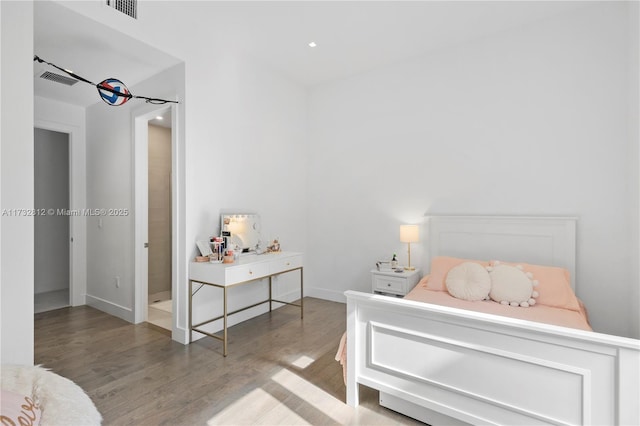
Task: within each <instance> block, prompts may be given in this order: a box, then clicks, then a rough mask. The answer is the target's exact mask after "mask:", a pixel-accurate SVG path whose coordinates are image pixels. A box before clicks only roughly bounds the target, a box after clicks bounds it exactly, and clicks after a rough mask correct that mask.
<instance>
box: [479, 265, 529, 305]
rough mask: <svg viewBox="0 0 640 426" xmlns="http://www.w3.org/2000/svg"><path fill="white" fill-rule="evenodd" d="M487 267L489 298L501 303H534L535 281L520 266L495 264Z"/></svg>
mask: <svg viewBox="0 0 640 426" xmlns="http://www.w3.org/2000/svg"><path fill="white" fill-rule="evenodd" d="M488 269H489V277H490V278H491V291H490V292H489V297H490V298H491V300H494V301H496V302H499V303H501V304H503V305H511V306H522V307H525V308H526V307H529V306H532V305H534V304H535V303H536V300H535V299H534V297H536V296H538V293H537V292H536V291H534V289H533V287H534V285H535V282H534V281H533V280H532V279H531V278H532V277H531V274H525V273H524V272H523V271H522V269H521V268H518V267H515V266H510V265H503V264H497V265H496V266H494V267H493V268H488Z"/></svg>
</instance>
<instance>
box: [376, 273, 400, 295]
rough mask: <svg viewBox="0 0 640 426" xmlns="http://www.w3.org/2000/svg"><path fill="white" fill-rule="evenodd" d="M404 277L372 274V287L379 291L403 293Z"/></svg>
mask: <svg viewBox="0 0 640 426" xmlns="http://www.w3.org/2000/svg"><path fill="white" fill-rule="evenodd" d="M406 282H407V280H406V279H405V278H396V277H388V276H384V275H374V276H373V289H374V291H381V292H383V293H399V294H404V293H405V291H406V290H405V289H404V286H405V283H406Z"/></svg>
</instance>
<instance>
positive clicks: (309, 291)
mask: <svg viewBox="0 0 640 426" xmlns="http://www.w3.org/2000/svg"><path fill="white" fill-rule="evenodd" d="M304 292H305V296H309V297H315V298H318V299H324V300H330V301H332V302H338V303H347V298H346V297H345V295H344V292H343V291H338V290H327V289H325V288H318V287H309V288H305V289H304Z"/></svg>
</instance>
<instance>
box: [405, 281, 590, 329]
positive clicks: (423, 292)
mask: <svg viewBox="0 0 640 426" xmlns="http://www.w3.org/2000/svg"><path fill="white" fill-rule="evenodd" d="M405 299H409V300H415V301H417V302H425V303H432V304H434V305H442V306H448V307H451V308H459V309H467V310H470V311H476V312H483V313H486V314H493V315H501V316H506V317H511V318H517V319H523V320H528V321H536V322H541V323H545V324H553V325H559V326H562V327H570V328H577V329H580V330H587V331H592V329H591V326H590V325H589V322H588V320H587V315H586V311H585V310H584V307H582V306H581V310H580V311H574V310H569V309H561V308H554V307H550V306H546V305H540V304H537V305H535V306H532V307H529V308H521V307H513V306H508V305H506V306H505V305H501V304H500V303H497V302H493V301H476V302H469V301H467V300H461V299H456V298H455V297H453V296H451V295H450V294H449V293H448V292H446V291H432V290H429V289H427V288H426V286H425V285H421V284H418V285H417V286H415V287H414V289H413V290H411V291H410V292H409V293H408V294H407V295H406V296H405Z"/></svg>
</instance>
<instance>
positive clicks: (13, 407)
mask: <svg viewBox="0 0 640 426" xmlns="http://www.w3.org/2000/svg"><path fill="white" fill-rule="evenodd" d="M1 405H2V412H0V423H1V424H3V425H5V424H7V425H11V424H14V425H39V424H40V418H41V417H42V410H41V409H40V406H39V405H38V404H37V403H35V402H34V401H33V399H31V397H29V396H26V395H21V394H18V393H15V392H11V391H8V390H4V389H3V390H2V404H1Z"/></svg>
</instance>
